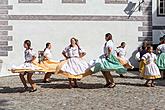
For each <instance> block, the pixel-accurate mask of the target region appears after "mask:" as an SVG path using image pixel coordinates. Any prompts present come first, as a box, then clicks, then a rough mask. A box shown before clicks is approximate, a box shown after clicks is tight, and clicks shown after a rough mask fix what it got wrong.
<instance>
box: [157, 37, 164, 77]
mask: <svg viewBox="0 0 165 110" xmlns="http://www.w3.org/2000/svg"><path fill="white" fill-rule="evenodd" d="M156 51H157V53H158V54H159V55H158V59H157V62H156V63H157V65H158V67H159V69H160V71H161V76H162V78H163V79H164V78H165V37H164V38H163V37H162V39H161V41H160V45H159V46H158V47H157V50H156Z"/></svg>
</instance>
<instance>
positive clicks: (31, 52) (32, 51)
mask: <svg viewBox="0 0 165 110" xmlns="http://www.w3.org/2000/svg"><path fill="white" fill-rule="evenodd" d="M29 52H30V54H31V56H33V57H36V56H37V55H36V52H35V51H34V50H33V49H32V50H31V51H29Z"/></svg>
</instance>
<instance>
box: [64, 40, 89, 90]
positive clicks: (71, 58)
mask: <svg viewBox="0 0 165 110" xmlns="http://www.w3.org/2000/svg"><path fill="white" fill-rule="evenodd" d="M62 54H63V56H64V57H65V58H66V59H67V61H66V63H64V64H63V65H62V67H61V71H63V72H66V73H68V75H73V76H78V75H81V74H84V73H85V72H86V71H87V69H88V68H89V67H90V66H89V64H88V63H87V62H86V61H85V60H83V59H82V57H84V56H85V55H86V52H85V51H84V50H83V49H82V48H81V47H80V45H79V44H78V40H77V39H76V38H74V37H73V38H71V39H70V45H69V46H67V47H66V48H65V49H64V50H63V52H62ZM72 81H74V83H72ZM69 87H70V88H72V87H78V85H77V79H76V78H69Z"/></svg>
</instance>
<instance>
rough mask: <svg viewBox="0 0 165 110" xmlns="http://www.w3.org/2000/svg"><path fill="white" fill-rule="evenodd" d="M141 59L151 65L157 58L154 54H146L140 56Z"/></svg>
mask: <svg viewBox="0 0 165 110" xmlns="http://www.w3.org/2000/svg"><path fill="white" fill-rule="evenodd" d="M142 59H143V60H146V61H147V62H148V63H152V62H154V61H155V60H156V59H157V57H156V54H154V53H146V54H144V55H143V56H142Z"/></svg>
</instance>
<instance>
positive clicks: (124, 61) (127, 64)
mask: <svg viewBox="0 0 165 110" xmlns="http://www.w3.org/2000/svg"><path fill="white" fill-rule="evenodd" d="M117 59H118V60H119V62H120V63H121V64H122V65H123V66H124V67H125V68H127V69H133V68H134V66H132V64H131V63H130V62H129V60H128V59H127V58H125V57H117Z"/></svg>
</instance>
